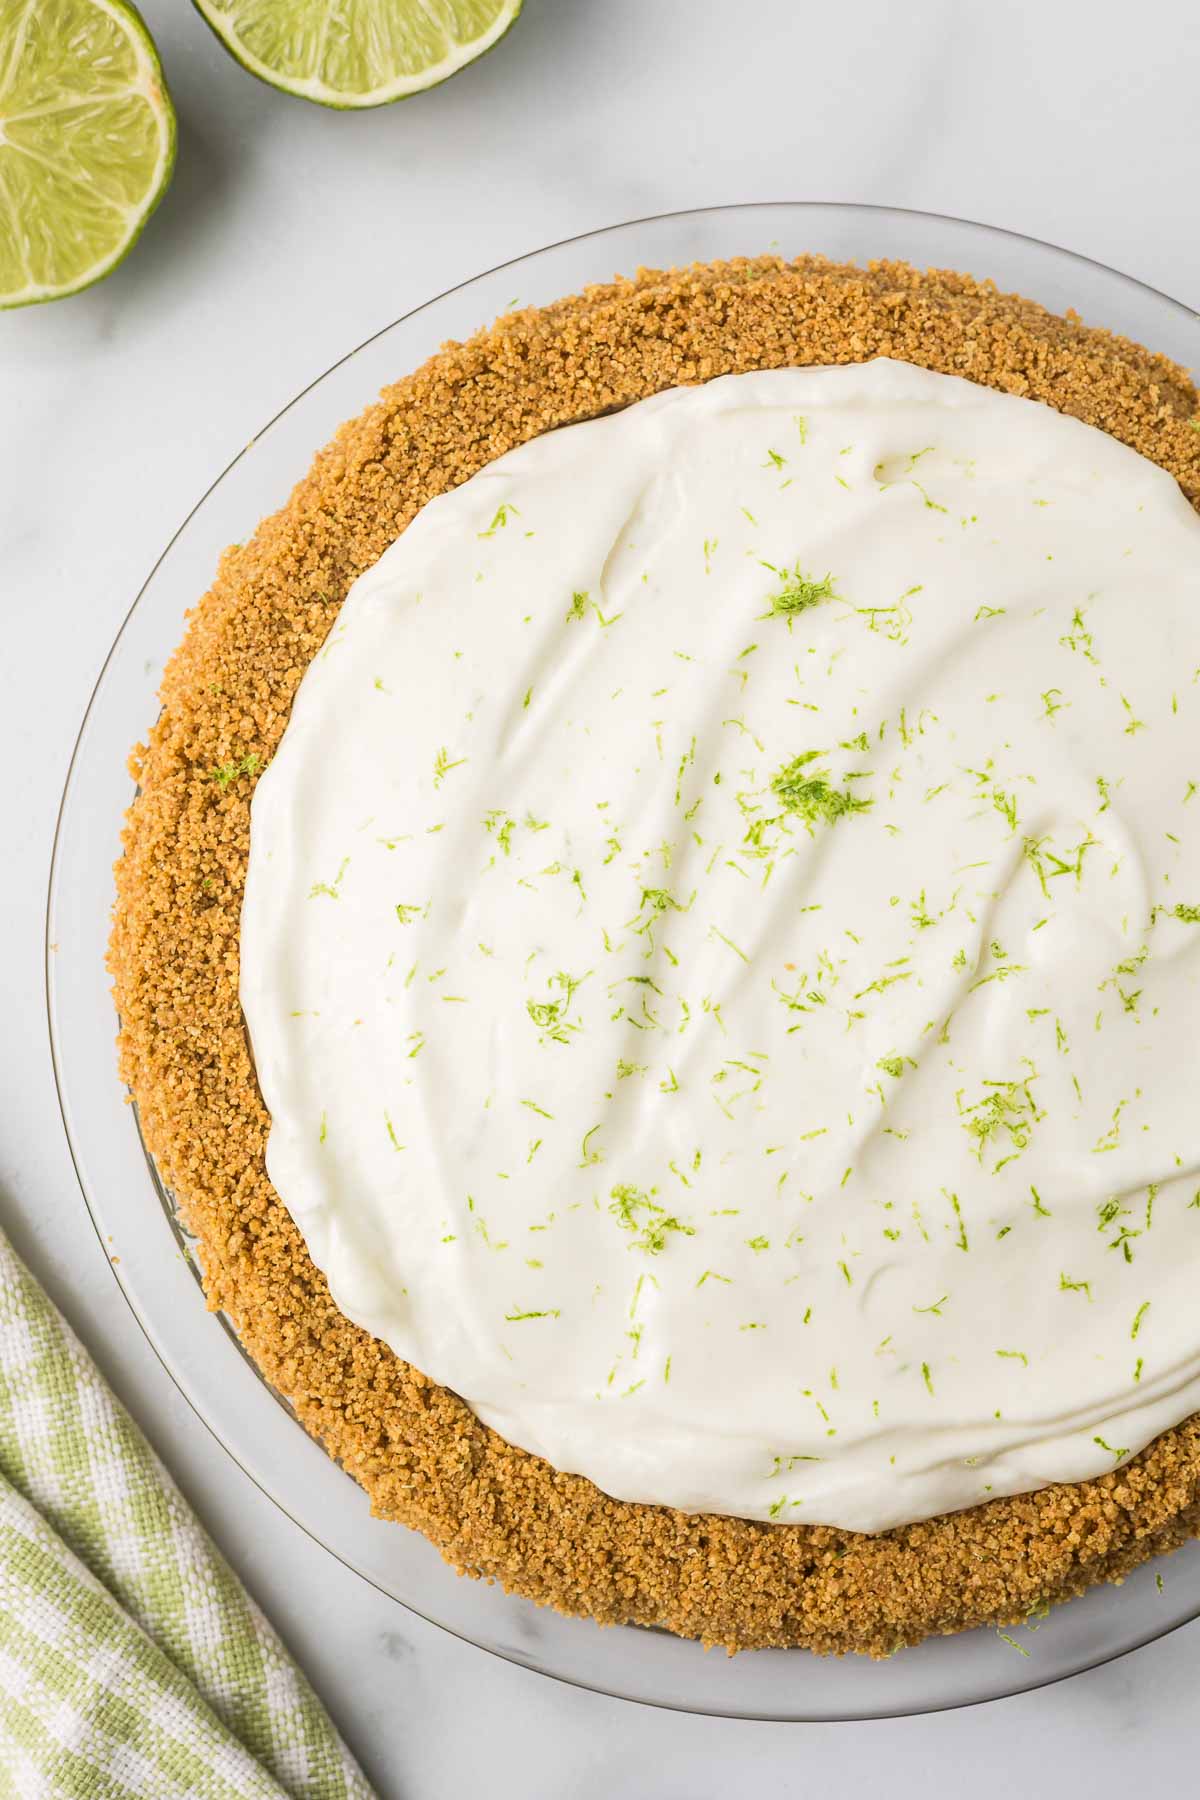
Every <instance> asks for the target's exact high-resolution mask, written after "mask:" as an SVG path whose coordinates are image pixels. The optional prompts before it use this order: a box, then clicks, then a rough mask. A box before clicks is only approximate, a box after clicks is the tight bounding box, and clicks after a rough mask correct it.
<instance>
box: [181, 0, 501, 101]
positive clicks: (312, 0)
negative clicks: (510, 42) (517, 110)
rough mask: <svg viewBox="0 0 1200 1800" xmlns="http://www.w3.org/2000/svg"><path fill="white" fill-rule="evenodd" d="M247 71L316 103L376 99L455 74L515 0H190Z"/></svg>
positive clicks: (491, 37) (496, 36)
mask: <svg viewBox="0 0 1200 1800" xmlns="http://www.w3.org/2000/svg"><path fill="white" fill-rule="evenodd" d="M195 5H196V7H197V9H198V11H199V12H200V13H202V14H203V16H204V18H206V19H207V20H208V23H209V24H210V25H211V26H212V28H213V30H214V31H215V32H216V34H217V36H218V37H219V38H220V39H221V42H222V43H223V44H224V45H225V47H226V49H227V50H230V51H231V52H232V53H233V55H234V56H236V57H237V60H238V61H239V62H240V63H241V64H242V67H243V68H246V69H249V71H250V73H251V74H252V75H257V76H258V77H259V78H260V79H261V80H263V81H266V82H269V83H270V85H271V86H272V87H276V88H280V89H281V90H282V91H283V92H284V93H285V94H298V95H299V96H300V98H301V99H303V100H316V101H318V102H319V104H320V105H322V106H339V107H351V106H382V105H384V103H385V102H386V101H389V100H403V99H405V98H407V96H408V95H409V94H419V93H420V92H421V91H422V89H423V88H431V87H436V86H437V84H438V82H439V81H445V80H446V78H447V77H448V76H450V75H455V74H457V72H458V70H459V69H461V68H464V67H465V65H466V64H467V63H469V62H474V60H475V58H476V57H477V56H482V55H483V53H484V51H485V50H490V49H491V47H492V45H493V44H496V43H498V42H499V41H500V39H501V38H502V37H503V36H504V34H505V32H506V31H507V30H508V28H509V26H510V25H511V24H512V22H513V20H514V19H515V18H516V16H517V14H518V13H519V12H520V10H521V0H195Z"/></svg>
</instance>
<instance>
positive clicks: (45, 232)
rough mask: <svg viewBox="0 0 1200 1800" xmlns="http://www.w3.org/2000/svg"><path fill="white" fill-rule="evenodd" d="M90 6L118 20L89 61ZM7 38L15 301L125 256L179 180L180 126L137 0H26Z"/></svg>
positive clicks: (2, 238) (44, 293) (6, 232)
mask: <svg viewBox="0 0 1200 1800" xmlns="http://www.w3.org/2000/svg"><path fill="white" fill-rule="evenodd" d="M89 15H91V17H92V20H93V23H99V22H101V21H107V22H108V23H109V25H110V26H111V27H112V30H111V32H109V33H108V41H107V43H106V45H105V51H106V52H107V54H106V55H104V56H97V57H96V58H95V59H94V60H93V61H92V62H90V63H89V62H86V61H83V60H81V59H80V56H79V54H78V52H79V48H80V45H81V43H84V44H86V43H87V41H88V40H87V37H86V33H85V34H84V36H83V37H82V38H81V37H80V36H79V34H78V33H77V31H76V30H73V29H71V28H72V27H77V26H78V25H79V24H80V23H81V22H82V21H84V20H86V19H87V18H88V16H89ZM58 27H61V28H62V29H58V30H56V28H58ZM3 39H4V41H3V43H0V269H3V270H4V271H5V272H6V273H7V277H8V279H9V280H10V282H11V281H12V277H13V276H14V275H15V274H16V273H17V272H18V271H19V272H20V273H21V274H23V276H24V279H23V280H22V281H20V282H19V283H17V282H12V285H8V286H4V285H3V284H2V283H0V310H9V309H12V308H16V307H22V306H36V305H39V304H42V303H43V302H46V301H50V300H60V299H64V298H66V297H67V296H68V295H71V294H77V293H81V292H82V291H83V290H84V289H85V288H89V287H92V286H94V285H95V283H96V282H98V281H102V280H103V279H104V277H105V276H106V275H109V274H111V273H112V271H113V270H114V269H115V268H116V267H117V266H118V264H119V263H121V262H123V261H124V260H125V258H126V256H128V254H129V252H130V251H131V250H132V248H133V246H134V244H135V243H136V242H137V240H138V238H139V237H140V236H141V234H142V231H143V229H144V228H145V224H146V221H147V219H148V218H149V217H150V215H151V213H153V211H154V209H155V208H156V207H157V205H158V204H159V201H160V200H161V199H162V197H163V194H164V193H165V192H166V190H167V187H168V186H169V185H170V180H171V175H172V173H173V171H174V167H175V150H176V127H175V112H174V108H173V106H172V104H171V97H170V94H169V92H168V89H167V84H166V79H165V77H164V75H163V70H162V64H161V62H160V61H159V56H158V51H157V49H156V47H155V44H154V40H153V38H152V37H151V35H150V33H149V31H148V29H147V27H146V24H145V21H144V20H143V19H142V17H141V15H140V13H139V12H138V11H137V9H136V7H134V6H133V5H131V4H129V0H25V5H24V6H23V7H21V8H19V9H14V11H13V12H12V13H11V14H10V15H9V21H8V25H7V27H6V29H5V30H4V32H3ZM139 152H140V155H139ZM6 153H7V154H6ZM93 251H94V254H93V253H92V252H93Z"/></svg>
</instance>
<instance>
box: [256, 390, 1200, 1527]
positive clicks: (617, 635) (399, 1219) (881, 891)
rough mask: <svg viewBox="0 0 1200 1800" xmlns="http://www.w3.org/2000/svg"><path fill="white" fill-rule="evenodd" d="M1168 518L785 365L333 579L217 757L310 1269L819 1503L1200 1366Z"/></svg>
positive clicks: (275, 1109)
mask: <svg viewBox="0 0 1200 1800" xmlns="http://www.w3.org/2000/svg"><path fill="white" fill-rule="evenodd" d="M1198 665H1200V521H1198V520H1197V518H1196V517H1195V515H1194V514H1193V513H1192V512H1191V510H1190V509H1189V508H1188V506H1187V504H1186V503H1185V501H1184V500H1183V498H1182V496H1181V495H1180V493H1179V491H1178V489H1177V487H1176V486H1175V484H1174V483H1173V482H1172V481H1171V480H1170V478H1169V477H1168V476H1167V475H1166V474H1164V473H1163V472H1162V471H1161V470H1159V469H1157V468H1155V467H1154V466H1152V465H1151V464H1150V463H1148V462H1146V461H1144V460H1143V459H1142V458H1140V457H1138V456H1137V455H1135V454H1134V453H1133V452H1132V451H1130V450H1128V449H1126V448H1124V447H1123V446H1121V445H1120V444H1118V443H1117V442H1116V441H1115V440H1113V439H1111V438H1109V437H1107V436H1105V435H1104V434H1102V433H1100V432H1098V431H1095V430H1092V429H1090V428H1088V427H1086V426H1084V425H1081V424H1080V423H1078V422H1077V421H1075V420H1073V419H1070V418H1065V417H1062V416H1061V415H1059V414H1057V413H1055V412H1053V411H1051V410H1050V409H1049V408H1046V407H1043V406H1040V405H1037V404H1035V403H1032V402H1029V401H1026V400H1021V399H1017V398H1013V397H1009V396H1006V395H1002V394H999V393H996V392H994V391H991V390H988V389H984V388H981V387H977V386H975V385H973V384H971V383H969V382H965V381H960V380H957V379H953V378H950V377H947V376H943V375H937V374H932V373H929V372H926V371H920V370H917V369H914V368H912V367H909V366H907V365H904V364H897V363H893V362H888V361H876V362H872V363H868V364H864V365H859V366H854V367H848V368H836V369H805V370H798V369H782V370H778V371H773V372H769V373H762V374H752V375H744V376H731V377H727V378H724V379H722V380H718V381H714V382H712V383H710V384H709V385H707V386H705V387H699V388H691V389H681V390H676V391H674V392H670V393H665V394H661V395H658V396H657V397H656V398H654V399H652V400H648V401H646V402H644V403H642V404H641V405H639V406H635V407H631V408H630V409H628V410H627V411H625V412H622V413H620V414H617V415H614V416H612V417H608V418H604V419H600V420H597V421H594V422H591V423H587V424H583V425H578V426H574V427H571V428H568V429H565V430H561V431H558V432H554V433H552V434H550V435H547V436H545V437H542V438H539V439H537V440H536V441H534V442H533V443H530V444H527V445H525V446H524V447H523V448H521V449H519V450H516V451H514V452H513V453H511V454H510V455H508V456H505V457H502V458H501V459H500V460H499V461H497V462H495V463H493V464H492V465H491V466H489V467H488V468H486V469H485V470H483V471H482V472H481V473H480V474H479V475H477V476H476V477H475V478H474V479H473V480H471V481H469V482H467V483H466V484H465V485H464V486H462V487H460V488H459V489H457V490H456V491H455V492H454V493H451V494H448V495H445V496H443V497H442V498H440V499H438V500H435V501H433V502H432V503H431V504H430V505H429V506H427V507H426V508H425V509H424V511H423V512H422V513H421V514H420V515H419V516H418V517H417V519H416V520H414V522H413V523H412V525H411V526H410V527H409V528H408V530H407V531H406V532H405V533H404V534H403V536H402V537H401V538H400V539H399V540H398V541H397V542H396V543H395V544H394V545H393V546H392V548H391V549H390V550H389V551H388V552H387V554H386V555H385V556H384V557H382V558H381V560H380V562H379V563H378V564H377V565H376V567H375V568H374V569H372V570H371V571H370V572H369V573H368V574H366V575H365V576H364V577H363V578H362V579H361V580H360V581H359V582H357V583H356V585H355V587H354V588H353V590H352V591H351V593H350V595H349V597H348V599H347V601H346V604H345V607H344V608H343V610H342V613H341V616H340V619H339V622H338V624H337V627H336V628H335V630H334V632H333V634H332V636H331V638H330V639H329V641H328V643H327V645H326V646H325V648H324V650H323V651H322V652H321V653H320V655H319V656H318V657H317V658H316V660H315V661H314V663H313V664H312V666H311V668H310V669H309V671H308V673H307V674H306V676H305V678H304V681H303V683H302V685H301V688H300V692H299V694H298V696H297V699H296V704H295V708H294V711H293V715H292V719H291V722H290V724H289V726H288V729H287V731H286V733H285V735H284V738H283V741H282V744H281V746H280V748H279V750H278V752H277V754H276V755H275V757H274V759H273V761H272V763H271V766H270V767H269V769H268V770H267V771H266V773H265V775H264V776H263V778H262V780H261V782H260V783H259V786H258V790H257V793H256V795H255V800H254V808H253V826H252V833H251V853H250V868H249V877H248V883H247V889H246V899H245V907H244V912H243V917H242V965H241V966H242V975H241V992H242V1002H243V1006H244V1008H245V1013H246V1018H247V1021H248V1024H249V1028H250V1033H251V1038H252V1041H253V1046H254V1052H255V1059H256V1063H257V1069H258V1077H259V1081H260V1084H261V1087H262V1092H263V1096H264V1098H265V1101H266V1103H267V1106H268V1108H269V1109H270V1113H271V1117H272V1128H271V1134H270V1142H269V1147H268V1159H267V1160H268V1168H269V1171H270V1174H271V1177H272V1180H273V1181H274V1183H275V1185H276V1187H277V1188H278V1190H279V1192H280V1194H281V1195H282V1197H283V1199H284V1201H285V1203H286V1205H287V1206H288V1208H289V1210H290V1211H291V1213H292V1215H293V1217H294V1218H295V1220H296V1222H297V1224H298V1225H299V1227H300V1229H301V1231H302V1232H303V1234H304V1237H305V1240H306V1242H307V1244H308V1247H309V1249H310V1251H311V1253H312V1255H313V1258H314V1260H315V1262H316V1263H317V1264H318V1266H319V1267H320V1268H322V1269H323V1270H324V1271H325V1273H326V1274H327V1276H328V1278H329V1282H330V1286H331V1289H332V1292H333V1295H334V1298H335V1300H336V1301H337V1303H338V1305H339V1306H340V1307H341V1308H342V1310H343V1311H344V1312H345V1313H346V1314H347V1316H348V1317H349V1318H351V1319H353V1320H355V1321H356V1322H358V1323H359V1324H360V1325H362V1326H364V1327H366V1328H367V1329H368V1330H370V1331H371V1332H373V1333H375V1334H376V1335H377V1336H378V1337H380V1338H382V1339H384V1340H385V1341H386V1342H387V1343H388V1344H390V1345H391V1346H392V1348H393V1349H394V1350H395V1351H396V1352H397V1353H398V1354H399V1355H400V1356H402V1357H404V1358H406V1359H408V1360H409V1361H411V1362H412V1363H414V1364H416V1365H417V1366H419V1367H420V1368H421V1369H423V1370H425V1371H426V1372H427V1373H428V1374H430V1375H431V1376H433V1377H434V1378H436V1379H437V1380H438V1381H440V1382H443V1383H445V1384H446V1385H448V1386H450V1387H451V1388H453V1389H455V1390H456V1391H457V1392H458V1393H459V1394H461V1395H462V1396H463V1397H464V1398H465V1399H466V1400H467V1401H468V1402H469V1404H470V1405H471V1406H472V1407H473V1409H474V1410H475V1411H476V1413H477V1414H478V1415H479V1416H480V1417H481V1418H482V1419H483V1420H484V1421H485V1422H486V1423H487V1424H489V1425H491V1426H494V1427H495V1429H496V1430H497V1431H499V1432H501V1433H502V1434H503V1435H504V1436H505V1437H506V1438H508V1439H510V1440H511V1441H512V1442H513V1443H515V1444H518V1445H520V1446H522V1447H524V1448H525V1449H528V1450H531V1451H535V1452H537V1453H538V1454H540V1455H542V1456H544V1457H546V1458H547V1459H548V1460H549V1461H550V1462H551V1463H553V1464H555V1465H556V1466H557V1467H559V1468H562V1469H566V1470H573V1471H578V1472H580V1473H582V1474H584V1475H587V1476H589V1477H590V1478H591V1479H592V1480H594V1481H595V1482H597V1483H598V1484H599V1485H600V1487H602V1488H603V1489H605V1490H606V1491H607V1492H609V1493H611V1494H614V1495H616V1496H619V1497H621V1498H624V1499H629V1500H638V1501H645V1502H657V1503H662V1504H666V1505H671V1506H677V1507H682V1508H685V1509H688V1510H705V1511H715V1512H724V1513H733V1514H740V1515H744V1516H746V1517H750V1518H758V1519H772V1520H777V1521H779V1522H781V1523H783V1522H794V1521H808V1522H816V1521H820V1522H825V1523H831V1524H837V1525H842V1526H847V1527H851V1528H855V1529H859V1530H864V1531H873V1530H879V1529H882V1528H885V1527H888V1526H891V1525H894V1524H897V1523H900V1522H902V1521H905V1520H910V1519H914V1518H920V1517H927V1516H931V1515H933V1514H936V1513H939V1512H942V1511H946V1510H950V1509H953V1508H958V1507H964V1506H969V1505H971V1504H973V1503H975V1502H977V1501H981V1500H985V1499H987V1498H988V1497H990V1496H995V1495H1000V1494H1010V1493H1014V1492H1019V1491H1025V1490H1029V1489H1033V1488H1036V1487H1038V1486H1040V1485H1042V1484H1044V1483H1046V1482H1049V1481H1053V1480H1078V1479H1082V1478H1084V1477H1087V1476H1092V1475H1096V1474H1098V1473H1100V1472H1101V1471H1104V1470H1107V1469H1111V1468H1112V1467H1114V1466H1115V1465H1117V1464H1119V1463H1121V1462H1123V1461H1124V1460H1125V1459H1126V1458H1127V1457H1128V1456H1129V1455H1130V1454H1132V1453H1133V1452H1135V1451H1136V1450H1138V1449H1139V1448H1141V1447H1142V1446H1143V1445H1144V1444H1145V1443H1147V1442H1148V1441H1149V1440H1150V1439H1151V1438H1152V1437H1153V1436H1155V1435H1156V1434H1157V1433H1158V1432H1160V1431H1162V1430H1164V1429H1165V1428H1167V1427H1168V1426H1170V1425H1172V1424H1174V1423H1176V1422H1178V1421H1179V1420H1180V1419H1182V1418H1183V1417H1185V1416H1186V1415H1187V1414H1188V1413H1190V1412H1192V1411H1194V1410H1196V1409H1197V1408H1200V1309H1197V1306H1196V1304H1195V1279H1196V1270H1197V1267H1198V1257H1200V1174H1198V1171H1197V1165H1198V1163H1200V1109H1198V1108H1197V1106H1196V1103H1195V1082H1194V1078H1193V1073H1192V1069H1191V1062H1190V1053H1191V1049H1192V1044H1193V1041H1194V1038H1195V1030H1196V1023H1197V1016H1198V1009H1200V990H1198V988H1197V977H1198V975H1200V923H1197V920H1200V791H1197V786H1196V783H1197V782H1200V736H1198V725H1200V685H1198V681H1197V677H1198V675H1200V669H1198Z"/></svg>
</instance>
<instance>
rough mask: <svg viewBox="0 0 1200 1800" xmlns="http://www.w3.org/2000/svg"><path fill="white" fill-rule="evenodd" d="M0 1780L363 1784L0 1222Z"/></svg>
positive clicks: (217, 1787) (105, 1790)
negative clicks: (7, 1237)
mask: <svg viewBox="0 0 1200 1800" xmlns="http://www.w3.org/2000/svg"><path fill="white" fill-rule="evenodd" d="M0 1796H4V1800H8V1796H12V1797H13V1800H50V1797H51V1796H53V1800H184V1797H185V1796H186V1797H187V1800H372V1795H371V1789H370V1788H369V1787H368V1785H367V1783H366V1781H365V1780H364V1778H363V1776H362V1774H361V1773H360V1771H359V1770H358V1768H357V1766H356V1765H355V1763H354V1761H353V1759H352V1757H351V1756H350V1753H349V1751H348V1750H347V1749H346V1747H345V1745H344V1744H343V1743H342V1741H341V1739H340V1738H339V1737H338V1735H337V1733H336V1732H335V1731H334V1728H333V1726H332V1725H331V1724H330V1721H329V1719H328V1718H327V1717H326V1715H325V1713H324V1711H323V1710H322V1708H321V1705H320V1702H319V1701H318V1700H317V1698H316V1695H315V1694H314V1693H313V1691H312V1689H311V1688H310V1687H309V1685H308V1683H307V1682H306V1681H305V1679H304V1677H303V1675H302V1674H301V1673H300V1671H299V1670H298V1669H297V1667H296V1665H295V1664H294V1663H293V1662H292V1661H291V1658H290V1657H289V1656H288V1653H287V1651H286V1650H285V1649H284V1647H283V1645H282V1644H281V1643H280V1641H279V1639H278V1638H277V1637H276V1635H275V1633H274V1631H272V1629H271V1627H270V1625H268V1623H267V1621H266V1620H265V1619H264V1618H263V1616H262V1614H261V1613H260V1612H259V1610H258V1608H257V1607H256V1606H255V1604H254V1602H253V1601H252V1600H251V1599H250V1598H249V1596H248V1595H247V1594H246V1592H245V1590H244V1589H243V1588H242V1586H241V1584H240V1583H239V1581H238V1579H237V1577H236V1576H235V1575H234V1573H233V1571H232V1570H231V1569H230V1568H229V1566H228V1565H227V1564H226V1563H225V1562H224V1561H222V1559H221V1557H220V1556H219V1555H218V1553H217V1551H216V1550H215V1549H214V1547H213V1545H212V1544H211V1543H210V1541H209V1539H208V1538H207V1537H206V1536H205V1534H204V1532H203V1530H202V1529H201V1527H200V1525H199V1523H198V1522H197V1520H196V1519H195V1517H194V1516H193V1514H192V1512H191V1510H190V1508H189V1507H188V1505H187V1503H186V1502H185V1501H184V1499H183V1497H182V1495H181V1494H180V1493H179V1490H178V1489H177V1488H176V1487H175V1485H174V1483H173V1482H172V1480H171V1478H170V1476H169V1475H168V1474H167V1472H166V1470H165V1469H164V1468H163V1466H162V1464H161V1463H160V1462H159V1461H158V1458H157V1457H156V1456H155V1455H154V1453H153V1451H152V1450H151V1449H150V1447H149V1445H148V1444H147V1443H146V1441H145V1439H144V1438H143V1437H142V1435H141V1433H140V1432H139V1431H138V1429H137V1427H136V1425H134V1423H133V1421H132V1420H131V1419H130V1417H129V1415H128V1414H127V1413H126V1412H125V1411H124V1409H123V1408H122V1407H121V1405H120V1404H119V1402H118V1401H117V1400H116V1399H115V1398H114V1396H113V1395H112V1393H111V1392H110V1391H109V1389H108V1388H107V1387H106V1386H105V1384H104V1382H103V1380H102V1379H101V1377H100V1375H99V1372H98V1371H97V1369H96V1367H95V1364H94V1363H93V1362H92V1360H91V1358H90V1357H89V1356H88V1354H87V1352H86V1350H84V1348H83V1346H82V1345H81V1344H80V1343H79V1341H78V1340H77V1339H76V1338H75V1336H74V1335H73V1333H72V1332H71V1330H70V1328H69V1327H68V1326H67V1325H66V1323H65V1322H64V1320H63V1319H62V1317H61V1316H60V1315H59V1313H58V1312H57V1311H56V1310H55V1308H54V1306H53V1305H52V1304H51V1302H50V1301H49V1300H48V1299H47V1297H46V1295H45V1294H44V1293H43V1292H42V1290H41V1288H40V1287H39V1286H38V1284H37V1283H36V1282H35V1281H34V1279H33V1277H32V1276H31V1275H30V1274H29V1272H28V1270H27V1269H26V1268H25V1267H24V1266H23V1265H22V1263H21V1262H20V1260H19V1259H18V1257H17V1256H16V1254H15V1253H14V1251H13V1249H12V1247H11V1245H10V1244H9V1243H8V1242H7V1240H6V1239H5V1238H4V1236H3V1234H2V1233H0Z"/></svg>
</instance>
